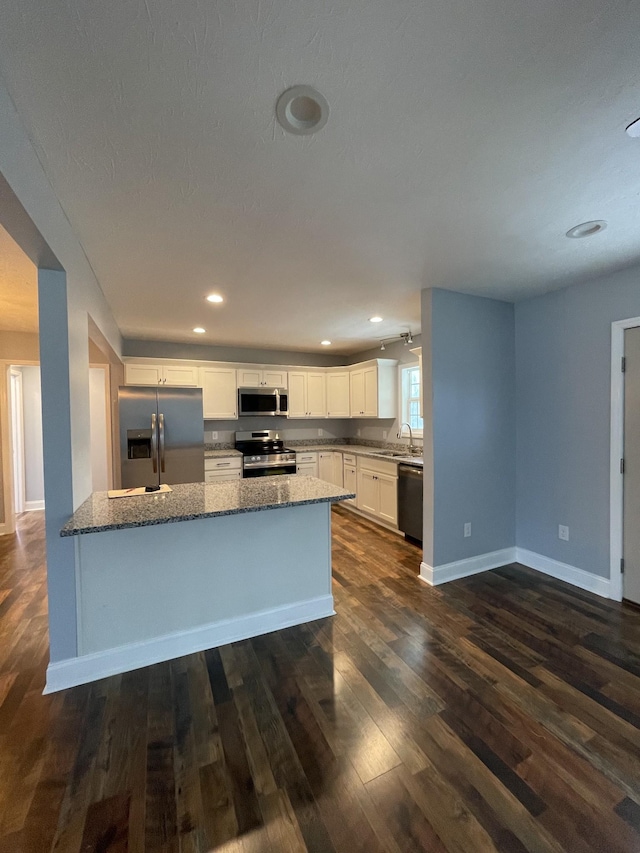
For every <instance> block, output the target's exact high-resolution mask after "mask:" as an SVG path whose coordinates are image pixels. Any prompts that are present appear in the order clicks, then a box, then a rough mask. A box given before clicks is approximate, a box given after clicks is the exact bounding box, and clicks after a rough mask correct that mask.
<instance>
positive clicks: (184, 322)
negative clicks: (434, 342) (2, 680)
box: [0, 0, 640, 352]
mask: <svg viewBox="0 0 640 853" xmlns="http://www.w3.org/2000/svg"><path fill="white" fill-rule="evenodd" d="M2 17H3V26H2V28H1V29H0V72H1V73H2V74H3V76H4V77H5V80H6V83H7V86H8V87H9V90H10V92H11V93H12V96H13V98H14V100H15V103H16V106H17V108H18V110H19V112H20V114H21V116H22V118H23V121H24V123H25V126H26V128H27V130H28V132H29V133H30V135H31V137H32V139H33V140H34V142H35V144H36V146H37V150H38V152H39V154H40V156H41V158H42V162H43V165H44V168H45V170H46V172H47V175H48V177H49V179H50V181H51V183H52V185H53V188H54V190H55V191H56V193H57V195H58V197H59V199H60V202H61V204H62V206H63V208H64V210H65V211H66V213H67V215H68V217H69V219H70V221H71V223H72V225H73V227H74V229H75V231H76V233H77V235H78V236H79V238H80V240H81V242H82V244H83V246H84V248H85V251H86V253H87V256H88V258H89V260H90V262H91V263H92V265H93V267H94V269H95V271H96V274H97V276H98V279H99V281H100V283H101V285H102V287H103V289H104V292H105V294H106V296H107V299H108V300H109V302H110V304H111V306H112V308H113V311H114V314H115V316H116V319H117V321H118V323H119V325H120V327H121V329H122V331H123V333H124V334H125V336H127V337H146V338H157V339H167V340H191V339H193V340H195V339H196V337H197V336H195V335H193V334H192V333H191V332H190V330H191V328H192V327H193V326H195V325H203V326H205V327H206V329H207V335H206V336H200V337H198V338H197V341H198V343H204V342H206V341H210V342H212V343H217V344H218V343H219V344H239V345H242V344H251V345H263V346H268V347H278V348H291V349H301V350H314V349H319V346H318V342H319V341H320V340H321V339H322V338H325V337H329V338H331V340H333V341H334V349H335V350H339V351H343V352H347V351H355V350H358V349H362V348H363V347H364V346H365V345H367V344H370V343H371V342H372V341H375V339H376V338H377V337H382V336H388V335H391V334H395V333H396V332H399V331H402V330H404V329H407V328H409V327H411V328H412V329H413V330H414V331H416V330H417V329H418V327H419V322H420V307H419V303H420V299H419V291H420V289H421V288H423V287H427V286H436V287H446V288H454V289H457V290H462V291H466V292H472V293H478V294H483V295H488V296H494V297H498V298H504V299H518V298H521V297H525V296H528V295H531V294H534V293H539V292H542V291H545V290H549V289H553V288H555V287H561V286H564V285H565V284H568V283H570V282H573V281H577V280H580V279H581V278H584V277H585V276H593V275H595V274H597V273H599V272H601V271H604V270H607V269H611V268H618V267H620V266H624V265H627V264H629V263H632V262H634V261H636V260H640V227H639V226H640V205H638V194H639V192H640V168H639V166H640V140H635V141H634V140H631V139H629V138H628V137H627V136H626V135H625V133H624V128H625V126H626V125H627V124H628V123H629V122H630V121H632V120H633V119H635V118H636V117H637V116H638V115H640V63H638V33H639V32H640V3H638V2H637V0H612V2H602V0H598V2H596V0H562V2H558V0H535V2H532V0H475V2H474V0H428V2H425V0H337V2H330V3H318V2H316V0H297V2H293V0H247V2H242V3H240V2H229V0H227V2H221V0H218V2H216V0H207V2H204V0H184V2H180V3H176V2H175V0H140V1H139V0H109V2H105V3H88V2H81V0H75V2H70V0H58V2H55V3H51V2H50V0H20V2H13V3H5V4H4V6H3V14H2ZM298 83H307V84H310V85H313V86H315V87H316V88H318V89H319V90H320V91H321V92H322V93H323V94H324V95H325V97H326V98H327V100H328V102H329V104H330V109H331V112H330V116H329V121H328V124H327V125H326V127H325V128H324V129H323V130H321V131H320V132H319V133H318V134H317V135H315V136H309V137H303V136H293V135H288V134H286V133H285V132H284V131H283V130H282V129H281V128H280V127H279V126H278V125H276V123H275V103H276V100H277V98H278V96H279V95H280V93H281V92H282V91H283V90H284V89H286V88H287V87H289V86H291V85H294V84H298ZM588 219H606V220H608V221H609V228H608V229H607V230H606V231H604V232H602V233H601V234H598V235H597V236H595V237H592V238H590V239H586V240H568V239H566V238H565V237H564V233H565V231H567V229H568V228H570V227H571V226H573V225H575V224H577V223H579V222H582V221H584V220H588ZM212 290H218V291H220V292H221V293H223V294H224V295H225V297H226V300H227V301H226V303H225V305H224V306H223V307H213V306H210V305H207V304H205V303H204V301H203V298H204V296H205V295H206V293H208V292H210V291H212ZM374 313H380V314H382V316H383V317H384V318H385V322H384V323H383V324H380V325H379V326H378V327H376V328H374V327H372V326H371V324H369V323H368V322H367V318H368V317H369V316H371V315H372V314H374Z"/></svg>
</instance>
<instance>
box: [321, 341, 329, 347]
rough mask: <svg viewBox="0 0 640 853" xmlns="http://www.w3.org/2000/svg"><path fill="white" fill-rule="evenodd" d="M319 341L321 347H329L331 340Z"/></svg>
mask: <svg viewBox="0 0 640 853" xmlns="http://www.w3.org/2000/svg"><path fill="white" fill-rule="evenodd" d="M320 343H321V345H322V346H323V347H330V346H331V341H320Z"/></svg>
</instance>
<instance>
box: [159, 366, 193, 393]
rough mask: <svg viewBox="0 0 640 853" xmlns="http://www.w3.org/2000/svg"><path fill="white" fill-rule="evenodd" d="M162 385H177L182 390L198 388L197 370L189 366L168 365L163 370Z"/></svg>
mask: <svg viewBox="0 0 640 853" xmlns="http://www.w3.org/2000/svg"><path fill="white" fill-rule="evenodd" d="M163 374H164V375H163V377H162V384H163V385H178V386H181V387H183V388H185V387H186V388H197V387H198V368H197V367H191V366H189V365H186V366H183V365H181V364H168V365H166V367H164V368H163Z"/></svg>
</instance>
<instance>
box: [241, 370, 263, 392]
mask: <svg viewBox="0 0 640 853" xmlns="http://www.w3.org/2000/svg"><path fill="white" fill-rule="evenodd" d="M261 385H262V371H261V370H260V368H259V367H253V366H247V367H241V368H240V369H239V370H238V388H259V387H260V386H261Z"/></svg>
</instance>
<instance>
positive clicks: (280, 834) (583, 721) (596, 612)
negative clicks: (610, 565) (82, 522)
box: [0, 509, 640, 853]
mask: <svg viewBox="0 0 640 853" xmlns="http://www.w3.org/2000/svg"><path fill="white" fill-rule="evenodd" d="M333 530H334V570H335V596H336V609H337V613H338V615H337V616H336V617H335V618H333V619H325V620H321V621H319V622H315V623H310V624H308V625H304V626H302V627H298V628H291V629H288V630H286V631H279V632H276V633H273V634H269V635H267V636H264V637H260V638H257V639H254V640H252V641H246V642H242V643H236V644H234V645H232V646H226V647H224V648H221V649H214V650H212V651H209V652H206V653H205V654H199V655H191V656H189V657H185V658H180V659H178V660H174V661H171V662H169V663H163V664H158V665H157V666H153V667H149V668H147V669H144V670H139V671H136V672H131V673H128V674H125V675H122V676H116V677H113V678H108V679H105V680H103V681H100V682H97V683H95V684H92V685H87V686H84V687H78V688H74V689H73V690H68V691H65V692H63V693H60V694H55V695H53V696H42V695H41V691H42V687H43V683H44V669H45V666H46V659H47V634H46V597H45V596H46V589H45V571H44V549H43V518H42V514H41V513H30V514H26V515H24V516H22V517H21V518H20V528H19V535H18V536H11V537H3V538H1V539H0V637H1V643H0V768H1V772H0V791H1V797H0V853H5V851H11V853H42V851H48V850H51V849H54V850H56V851H62V853H80V851H83V853H84V851H96V853H98V851H102V852H103V853H115V851H118V853H120V851H129V853H143V851H146V853H150V851H165V852H166V851H176V853H177V851H210V850H215V851H225V853H228V851H243V853H247V852H248V851H277V853H280V851H298V850H299V851H304V850H309V851H317V853H329V851H348V853H355V851H366V852H367V853H373V851H409V850H411V851H429V853H440V851H465V853H466V851H469V853H482V851H493V850H501V851H508V853H514V852H515V851H524V850H528V851H555V853H560V851H572V853H576V852H577V851H596V850H597V851H604V850H606V851H608V853H614V851H638V850H640V805H639V803H640V772H639V770H638V768H639V767H640V737H639V735H638V725H639V724H640V656H639V653H640V615H639V614H638V612H637V611H633V610H631V609H630V608H627V607H625V606H623V605H618V604H614V603H611V602H607V601H604V600H602V599H600V598H596V597H595V596H592V595H590V594H588V593H584V592H581V591H578V590H574V589H572V588H571V587H568V586H566V585H565V584H562V583H559V582H555V581H552V580H549V579H548V578H546V577H544V576H542V575H538V574H536V573H535V572H532V571H530V570H527V569H522V568H520V567H513V566H511V567H507V568H504V569H501V570H496V571H493V572H490V573H486V574H483V575H476V576H475V577H472V578H469V579H466V580H462V581H455V582H453V583H450V584H448V585H446V586H444V587H441V588H439V589H429V588H427V587H425V586H424V585H423V584H422V583H421V582H420V581H418V579H417V571H418V565H419V562H420V557H421V555H420V552H419V551H418V549H416V548H415V547H414V546H412V545H409V544H407V543H405V542H404V541H403V540H402V539H401V538H400V537H398V536H396V535H394V534H392V533H389V532H387V531H385V530H383V529H381V528H379V527H377V526H376V525H374V524H369V523H368V522H366V521H364V520H362V519H360V518H357V517H354V516H353V515H352V514H350V513H348V511H346V510H343V509H337V510H335V511H334V513H333ZM301 571H304V555H301Z"/></svg>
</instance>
